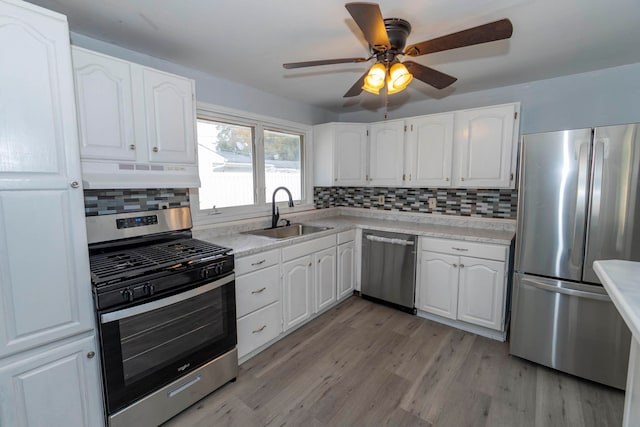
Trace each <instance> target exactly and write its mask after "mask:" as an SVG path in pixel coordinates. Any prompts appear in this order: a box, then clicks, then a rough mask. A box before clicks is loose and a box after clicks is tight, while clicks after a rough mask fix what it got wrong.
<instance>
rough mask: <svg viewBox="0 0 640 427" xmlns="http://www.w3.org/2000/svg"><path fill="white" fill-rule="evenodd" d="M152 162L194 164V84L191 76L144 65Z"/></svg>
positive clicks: (144, 88) (146, 110) (143, 72)
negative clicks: (181, 75) (169, 72)
mask: <svg viewBox="0 0 640 427" xmlns="http://www.w3.org/2000/svg"><path fill="white" fill-rule="evenodd" d="M142 78H143V90H144V101H145V115H146V124H147V149H148V154H149V161H150V162H161V163H194V162H195V159H196V154H195V153H196V152H195V149H196V145H195V126H196V123H195V111H194V87H193V82H192V81H191V80H189V79H186V78H183V77H179V76H175V75H172V74H167V73H164V72H162V71H158V70H153V69H151V68H146V67H143V69H142Z"/></svg>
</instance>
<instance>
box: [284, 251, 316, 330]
mask: <svg viewBox="0 0 640 427" xmlns="http://www.w3.org/2000/svg"><path fill="white" fill-rule="evenodd" d="M312 280H313V261H312V257H311V255H307V256H305V257H302V258H297V259H294V260H293V261H288V262H285V263H283V264H282V281H283V286H284V325H283V326H284V330H285V331H286V330H287V329H290V328H292V327H294V326H296V325H298V324H300V323H302V322H304V321H306V320H307V319H309V318H310V317H311V292H312V288H311V285H312Z"/></svg>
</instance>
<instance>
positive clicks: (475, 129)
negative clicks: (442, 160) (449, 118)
mask: <svg viewBox="0 0 640 427" xmlns="http://www.w3.org/2000/svg"><path fill="white" fill-rule="evenodd" d="M518 112H519V104H505V105H499V106H495V107H486V108H476V109H473V110H464V111H460V112H457V113H456V118H455V121H456V123H455V137H454V138H455V146H456V150H457V151H456V154H455V158H456V159H457V161H456V162H455V165H456V166H457V170H456V172H457V174H455V175H454V178H455V179H454V181H453V184H454V186H456V187H465V188H514V187H515V179H514V177H515V164H516V161H515V160H516V159H515V157H516V149H517V144H515V143H514V142H515V140H517V136H518V130H519V127H518Z"/></svg>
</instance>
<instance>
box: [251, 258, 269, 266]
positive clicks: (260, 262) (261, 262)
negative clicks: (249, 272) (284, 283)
mask: <svg viewBox="0 0 640 427" xmlns="http://www.w3.org/2000/svg"><path fill="white" fill-rule="evenodd" d="M265 262H267V260H266V259H263V260H260V261H258V262H252V263H251V265H260V264H264V263H265Z"/></svg>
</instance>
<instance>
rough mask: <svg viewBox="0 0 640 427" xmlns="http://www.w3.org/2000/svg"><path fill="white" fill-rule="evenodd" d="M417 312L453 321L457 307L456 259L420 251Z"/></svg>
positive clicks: (452, 256) (455, 257)
mask: <svg viewBox="0 0 640 427" xmlns="http://www.w3.org/2000/svg"><path fill="white" fill-rule="evenodd" d="M420 262H421V264H420V271H421V273H420V284H419V286H420V298H419V299H420V301H419V307H418V309H419V310H423V311H426V312H428V313H433V314H437V315H439V316H442V317H447V318H449V319H455V318H456V315H457V306H458V257H457V256H454V255H445V254H439V253H436V252H429V251H422V257H421V260H420Z"/></svg>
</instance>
